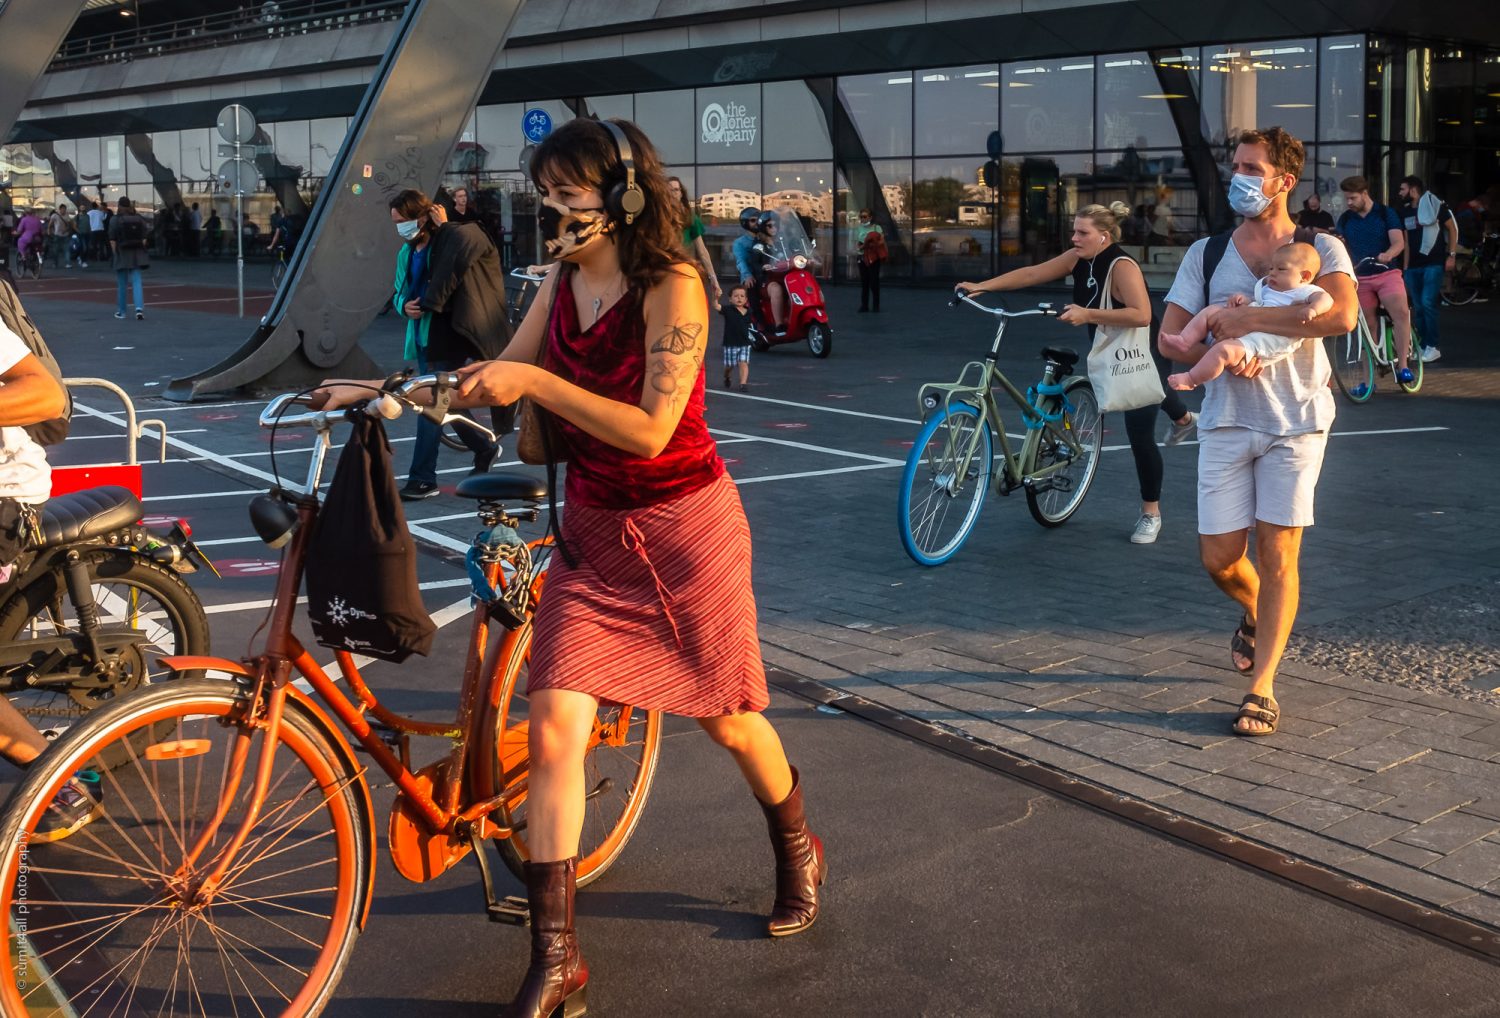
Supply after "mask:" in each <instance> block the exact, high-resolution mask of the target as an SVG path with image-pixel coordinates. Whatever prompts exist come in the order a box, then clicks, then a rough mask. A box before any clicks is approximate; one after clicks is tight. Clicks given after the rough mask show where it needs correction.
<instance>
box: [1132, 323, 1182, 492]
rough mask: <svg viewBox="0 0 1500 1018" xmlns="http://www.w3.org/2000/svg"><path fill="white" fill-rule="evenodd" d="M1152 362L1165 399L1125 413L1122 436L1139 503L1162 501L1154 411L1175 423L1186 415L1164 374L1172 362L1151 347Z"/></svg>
mask: <svg viewBox="0 0 1500 1018" xmlns="http://www.w3.org/2000/svg"><path fill="white" fill-rule="evenodd" d="M1155 324H1156V323H1154V322H1153V323H1152V329H1151V335H1152V336H1153V337H1155V335H1156V327H1155ZM1151 359H1152V360H1153V361H1155V362H1156V374H1157V376H1158V377H1160V378H1161V387H1162V389H1163V390H1164V391H1165V392H1166V394H1167V398H1166V399H1164V400H1162V401H1161V403H1160V404H1158V405H1157V406H1143V407H1140V408H1139V409H1136V410H1127V411H1125V435H1126V437H1128V438H1129V439H1130V451H1131V453H1132V454H1134V456H1135V473H1136V476H1137V477H1139V478H1140V481H1141V501H1142V502H1159V501H1161V478H1162V462H1161V450H1160V449H1158V448H1157V447H1156V411H1157V410H1160V411H1161V412H1162V413H1164V414H1166V415H1167V417H1168V419H1170V420H1173V421H1176V420H1179V419H1180V418H1182V417H1183V415H1185V414H1186V413H1187V412H1188V408H1187V404H1186V403H1184V402H1183V401H1182V397H1181V396H1180V395H1178V393H1177V390H1176V389H1173V388H1170V387H1168V385H1167V375H1168V373H1169V372H1170V371H1171V370H1172V365H1171V362H1170V361H1168V360H1167V359H1166V358H1165V357H1163V356H1162V355H1161V351H1160V350H1158V349H1156V343H1154V342H1153V343H1152V344H1151Z"/></svg>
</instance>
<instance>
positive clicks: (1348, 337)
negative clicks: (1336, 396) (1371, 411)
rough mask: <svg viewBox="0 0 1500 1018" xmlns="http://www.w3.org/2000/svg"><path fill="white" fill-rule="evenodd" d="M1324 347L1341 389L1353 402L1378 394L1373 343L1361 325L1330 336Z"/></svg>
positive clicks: (1363, 400) (1335, 379) (1360, 401)
mask: <svg viewBox="0 0 1500 1018" xmlns="http://www.w3.org/2000/svg"><path fill="white" fill-rule="evenodd" d="M1323 346H1324V352H1325V353H1327V354H1328V364H1329V366H1330V367H1331V368H1332V369H1333V379H1334V381H1335V382H1337V383H1338V387H1339V391H1340V392H1342V393H1343V394H1344V395H1345V396H1346V397H1347V398H1348V399H1349V401H1350V402H1351V403H1366V402H1368V401H1369V399H1370V397H1371V396H1372V395H1374V393H1375V359H1374V358H1373V357H1371V356H1370V346H1369V344H1368V343H1366V342H1365V341H1364V338H1363V337H1362V336H1361V334H1360V329H1359V327H1358V326H1356V327H1355V328H1354V329H1353V331H1350V332H1346V333H1344V334H1343V335H1342V336H1329V337H1328V338H1327V339H1326V340H1324V341H1323Z"/></svg>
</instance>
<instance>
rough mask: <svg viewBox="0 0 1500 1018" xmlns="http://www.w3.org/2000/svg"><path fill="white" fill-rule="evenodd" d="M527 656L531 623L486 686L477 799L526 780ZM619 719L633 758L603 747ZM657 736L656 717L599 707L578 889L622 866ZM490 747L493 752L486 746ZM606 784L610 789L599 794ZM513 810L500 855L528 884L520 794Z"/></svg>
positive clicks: (587, 762)
mask: <svg viewBox="0 0 1500 1018" xmlns="http://www.w3.org/2000/svg"><path fill="white" fill-rule="evenodd" d="M530 658H531V627H530V625H529V624H528V625H527V626H526V628H525V630H524V631H523V632H522V633H521V637H520V639H519V640H518V641H517V643H516V646H515V648H514V650H513V652H512V654H511V657H510V660H509V661H506V662H504V663H503V664H502V665H501V666H500V671H499V674H498V675H496V676H495V678H494V680H493V683H492V686H491V688H492V689H495V690H496V693H495V695H494V696H493V697H492V698H491V699H490V700H489V704H490V706H489V707H488V709H487V714H488V716H487V717H486V719H485V721H484V722H483V725H482V727H481V729H480V730H481V731H482V732H484V733H485V736H484V738H485V740H486V741H485V743H484V745H485V746H486V751H484V752H479V753H476V758H477V759H476V766H481V767H484V768H485V769H486V771H487V773H481V774H479V775H478V777H479V779H480V780H479V781H478V782H476V787H479V788H481V789H483V791H482V793H481V796H480V797H481V798H488V797H490V796H494V795H498V794H500V792H501V791H503V790H505V789H507V788H510V787H513V786H514V785H516V784H517V783H518V782H521V781H524V780H526V778H527V775H528V770H527V761H528V758H529V752H530V750H529V746H528V744H527V741H526V740H527V738H528V736H529V733H530V726H529V718H525V717H522V714H524V713H525V712H526V710H527V706H528V702H527V700H526V696H525V693H524V690H525V688H526V684H525V682H524V679H523V676H524V674H525V672H526V667H527V664H528V662H529V660H530ZM625 711H629V712H630V713H629V715H628V716H627V715H625V714H624V713H623V712H625ZM621 718H624V719H625V721H626V731H625V734H624V736H623V739H622V741H623V742H624V744H625V745H624V747H623V748H629V747H631V746H635V747H639V748H638V750H637V751H636V753H635V754H634V755H632V754H631V753H611V752H608V751H609V750H613V749H616V748H621V747H613V746H605V745H604V744H603V743H602V742H601V741H600V738H599V737H600V735H601V733H602V732H603V731H604V730H605V728H606V726H607V725H609V724H611V723H614V722H617V721H618V720H619V719H621ZM661 738H662V715H661V712H660V711H643V710H641V709H639V708H631V707H620V706H617V705H615V706H607V705H605V704H600V705H599V708H598V711H597V712H596V715H595V722H594V728H593V731H592V732H591V733H590V739H589V747H588V750H587V751H586V752H585V754H584V759H583V767H584V781H585V788H586V789H588V788H590V787H592V788H593V789H594V790H595V791H594V792H593V793H592V794H589V793H588V792H586V794H589V798H588V799H587V800H586V801H585V804H584V823H583V831H582V836H581V840H580V844H579V851H578V869H577V883H578V886H579V887H585V886H587V885H588V884H591V883H593V882H594V881H595V880H598V879H599V878H600V877H602V876H603V875H604V874H605V873H606V872H607V871H608V870H609V868H610V867H611V866H613V865H614V864H615V862H616V861H618V860H619V858H620V854H621V853H622V852H624V851H625V846H626V844H627V843H628V842H629V841H630V838H631V835H633V834H634V833H635V829H636V827H637V826H638V825H639V824H640V821H641V817H642V815H644V813H645V809H646V800H647V799H649V798H650V796H651V786H652V784H653V782H654V781H655V778H656V767H657V764H658V763H659V762H660V759H661ZM491 746H492V747H493V750H490V749H489V748H488V747H491ZM616 774H618V776H619V779H620V781H621V782H622V783H623V784H624V786H625V791H624V794H623V796H620V795H613V796H611V793H612V792H613V791H614V782H615V775H616ZM605 780H608V782H609V786H608V787H606V788H604V790H603V791H598V789H599V788H600V787H601V782H603V781H605ZM513 805H514V807H515V808H514V809H510V810H507V811H504V816H503V817H502V818H501V822H502V823H504V824H505V825H506V826H509V827H511V828H512V830H513V831H514V833H512V834H511V836H510V837H508V838H501V839H499V846H500V857H501V859H503V860H504V862H505V865H506V868H508V869H509V870H510V871H511V872H512V873H513V874H515V875H516V877H517V878H518V879H521V880H525V872H526V871H525V863H526V862H527V860H528V859H529V858H530V853H529V851H528V849H527V843H526V833H525V827H526V820H527V812H526V797H525V796H522V797H521V798H520V799H518V800H517V801H516V802H515V803H513ZM616 811H617V812H616Z"/></svg>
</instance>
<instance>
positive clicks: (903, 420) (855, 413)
mask: <svg viewBox="0 0 1500 1018" xmlns="http://www.w3.org/2000/svg"><path fill="white" fill-rule="evenodd" d="M708 391H709V392H711V393H713V394H714V395H715V396H728V397H729V398H730V399H749V400H754V401H755V402H757V403H774V404H776V405H777V406H794V407H797V408H798V409H799V410H818V411H821V412H823V413H825V414H843V415H844V416H845V417H864V418H867V419H869V420H872V421H894V422H895V423H897V424H921V423H922V422H921V421H914V420H912V419H910V418H907V417H890V416H888V415H886V414H869V413H864V412H863V411H860V410H845V409H843V408H842V407H832V406H818V405H817V404H816V403H798V402H796V401H795V400H790V399H773V398H772V397H770V396H752V395H750V394H749V393H748V392H720V391H719V390H717V389H709V390H708Z"/></svg>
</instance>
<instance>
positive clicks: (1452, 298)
mask: <svg viewBox="0 0 1500 1018" xmlns="http://www.w3.org/2000/svg"><path fill="white" fill-rule="evenodd" d="M1497 286H1500V233H1487V234H1485V236H1484V239H1483V240H1481V241H1480V242H1479V243H1478V244H1476V245H1475V246H1474V248H1473V249H1472V250H1469V251H1460V252H1458V253H1457V254H1455V255H1454V256H1453V272H1452V274H1451V275H1449V276H1447V277H1446V278H1445V279H1444V281H1443V303H1445V304H1450V305H1455V306H1456V305H1460V304H1472V303H1473V302H1474V301H1475V300H1488V299H1489V298H1490V297H1491V296H1493V295H1494V293H1495V289H1496V287H1497Z"/></svg>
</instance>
